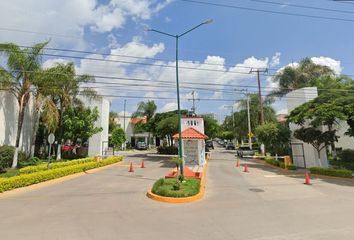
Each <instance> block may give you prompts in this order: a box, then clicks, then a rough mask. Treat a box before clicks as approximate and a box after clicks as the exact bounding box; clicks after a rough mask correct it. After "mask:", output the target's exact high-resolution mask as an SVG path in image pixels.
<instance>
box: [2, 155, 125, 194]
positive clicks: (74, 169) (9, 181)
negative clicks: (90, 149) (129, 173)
mask: <svg viewBox="0 0 354 240" xmlns="http://www.w3.org/2000/svg"><path fill="white" fill-rule="evenodd" d="M122 159H123V158H122V157H110V158H107V159H105V160H102V161H99V162H87V163H81V164H77V165H72V166H67V167H62V168H56V169H51V170H47V171H39V172H34V173H30V174H24V175H19V176H15V177H10V178H0V192H4V191H8V190H11V189H15V188H19V187H25V186H29V185H32V184H36V183H40V182H44V181H48V180H51V179H55V178H60V177H64V176H67V175H71V174H74V173H79V172H82V171H85V170H89V169H93V168H97V167H103V166H106V165H109V164H113V163H116V162H119V161H121V160H122Z"/></svg>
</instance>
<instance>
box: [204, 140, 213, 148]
mask: <svg viewBox="0 0 354 240" xmlns="http://www.w3.org/2000/svg"><path fill="white" fill-rule="evenodd" d="M205 145H206V146H208V148H209V149H213V150H214V144H213V141H206V142H205Z"/></svg>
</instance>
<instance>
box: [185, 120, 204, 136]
mask: <svg viewBox="0 0 354 240" xmlns="http://www.w3.org/2000/svg"><path fill="white" fill-rule="evenodd" d="M181 123H182V132H183V131H184V130H185V129H187V128H190V127H192V128H194V129H196V130H198V131H199V132H201V133H203V134H204V120H203V118H200V117H182V119H181Z"/></svg>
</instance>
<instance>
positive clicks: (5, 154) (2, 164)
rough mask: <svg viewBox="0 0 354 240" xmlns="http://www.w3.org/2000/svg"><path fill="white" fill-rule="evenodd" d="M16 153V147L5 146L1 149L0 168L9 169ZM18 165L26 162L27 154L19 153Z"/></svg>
mask: <svg viewBox="0 0 354 240" xmlns="http://www.w3.org/2000/svg"><path fill="white" fill-rule="evenodd" d="M14 153H15V147H14V146H9V145H3V146H1V147H0V168H9V167H11V165H12V160H13V157H14ZM17 159H18V163H20V162H24V161H26V159H27V157H26V154H25V153H24V152H22V151H19V152H18V158H17Z"/></svg>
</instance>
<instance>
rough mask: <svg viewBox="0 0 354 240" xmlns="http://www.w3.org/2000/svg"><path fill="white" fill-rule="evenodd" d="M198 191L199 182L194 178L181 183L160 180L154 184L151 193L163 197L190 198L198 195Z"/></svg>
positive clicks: (174, 180) (171, 179)
mask: <svg viewBox="0 0 354 240" xmlns="http://www.w3.org/2000/svg"><path fill="white" fill-rule="evenodd" d="M199 191H200V180H199V179H195V178H186V179H185V180H184V181H182V182H177V181H176V179H174V178H167V179H165V178H161V179H159V180H157V181H156V182H155V183H154V186H153V187H152V193H154V194H156V195H160V196H164V197H174V198H182V197H190V196H194V195H196V194H198V193H199Z"/></svg>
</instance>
